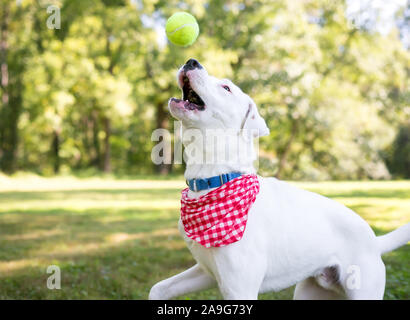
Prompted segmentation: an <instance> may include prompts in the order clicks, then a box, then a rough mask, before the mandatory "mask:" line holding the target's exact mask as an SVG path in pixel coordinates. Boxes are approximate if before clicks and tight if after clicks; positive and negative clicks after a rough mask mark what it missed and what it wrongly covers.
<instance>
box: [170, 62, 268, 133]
mask: <svg viewBox="0 0 410 320" xmlns="http://www.w3.org/2000/svg"><path fill="white" fill-rule="evenodd" d="M177 77H178V85H179V87H180V88H181V90H182V99H177V98H171V99H170V100H169V104H168V105H169V109H170V111H171V114H172V115H173V116H174V117H175V118H176V119H178V120H180V121H182V124H183V125H184V126H185V127H186V128H197V129H237V130H238V132H239V131H241V130H242V129H245V130H246V129H248V130H252V132H253V133H254V137H258V136H265V135H268V134H269V129H268V127H267V126H266V123H265V120H264V119H263V118H262V117H261V116H260V115H259V112H258V110H257V107H256V105H255V103H254V102H253V100H252V99H251V98H250V97H249V96H248V95H247V94H245V93H243V92H242V90H241V89H240V88H239V87H237V86H236V85H235V84H233V83H232V82H231V81H229V80H227V79H217V78H215V77H213V76H210V75H209V74H208V72H207V71H206V70H205V68H204V67H203V66H201V64H199V62H198V61H196V60H195V59H190V60H188V61H187V62H186V64H185V65H183V66H182V67H181V68H180V69H179V71H178V75H177Z"/></svg>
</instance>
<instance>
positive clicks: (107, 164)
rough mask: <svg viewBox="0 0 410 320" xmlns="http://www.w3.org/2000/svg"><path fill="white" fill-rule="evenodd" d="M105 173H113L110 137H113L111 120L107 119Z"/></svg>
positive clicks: (105, 129) (105, 120) (105, 128)
mask: <svg viewBox="0 0 410 320" xmlns="http://www.w3.org/2000/svg"><path fill="white" fill-rule="evenodd" d="M104 131H105V138H104V167H103V170H104V172H111V145H110V136H111V120H110V119H108V118H107V117H104Z"/></svg>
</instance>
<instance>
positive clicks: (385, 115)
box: [0, 0, 410, 180]
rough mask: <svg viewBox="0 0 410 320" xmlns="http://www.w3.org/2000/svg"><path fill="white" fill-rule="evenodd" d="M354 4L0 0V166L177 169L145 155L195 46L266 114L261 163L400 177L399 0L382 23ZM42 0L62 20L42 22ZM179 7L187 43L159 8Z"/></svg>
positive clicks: (345, 175) (406, 143)
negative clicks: (193, 21)
mask: <svg viewBox="0 0 410 320" xmlns="http://www.w3.org/2000/svg"><path fill="white" fill-rule="evenodd" d="M359 2H361V1H359ZM363 3H364V4H365V6H364V7H361V8H359V9H360V10H356V11H355V8H354V5H353V4H352V1H328V0H316V1H308V0H306V1H285V0H277V1H266V0H259V1H219V0H208V1H206V0H195V1H194V0H192V1H191V0H189V1H176V0H167V1H164V0H146V1H145V0H95V1H94V0H65V1H64V0H61V1H42V0H39V1H34V0H32V1H30V0H19V1H16V0H2V2H1V4H0V65H1V69H0V71H1V82H0V83H1V85H0V94H1V105H0V168H1V170H2V171H3V172H5V173H12V172H15V171H16V170H30V171H34V172H36V173H40V174H45V175H50V174H54V173H59V172H63V173H64V172H71V171H77V170H88V169H90V168H91V169H93V170H95V171H104V172H111V171H112V172H115V173H132V174H134V173H136V174H146V173H153V172H159V173H162V174H166V173H169V172H170V171H174V172H182V166H175V167H172V166H164V165H163V166H158V167H156V166H154V165H153V164H152V162H151V157H150V153H151V149H152V147H153V145H154V144H156V143H157V142H152V141H151V132H152V130H153V129H155V128H167V129H169V130H171V132H172V129H173V119H172V118H171V117H170V115H169V113H168V110H167V101H168V99H169V98H170V97H172V96H179V95H180V92H179V89H178V88H177V85H176V81H175V74H176V71H177V69H178V67H179V66H180V65H182V64H183V63H184V62H185V61H186V60H188V58H190V57H195V58H197V59H198V60H199V61H200V62H201V63H202V64H204V65H205V66H206V68H207V69H208V71H209V72H210V73H211V74H213V75H215V76H217V77H228V78H231V79H232V80H233V81H234V82H236V83H237V84H238V85H239V86H240V87H241V88H242V89H243V90H244V91H245V92H247V93H249V94H250V95H251V96H252V97H253V98H254V100H255V101H256V103H257V104H258V105H259V108H260V110H261V114H262V115H263V116H264V117H265V119H267V121H268V125H269V127H270V129H271V132H272V133H271V135H270V136H269V137H266V138H263V139H262V140H261V142H260V147H261V151H260V156H261V157H260V162H259V167H260V172H261V173H263V174H270V175H276V176H278V177H280V178H286V179H313V180H314V179H367V178H371V179H384V178H390V177H400V178H410V171H409V170H410V169H409V168H410V163H409V159H410V133H409V132H410V127H409V126H410V124H409V119H410V107H409V106H410V90H409V88H410V80H409V79H410V77H409V75H410V52H409V49H408V44H409V22H408V21H409V20H408V19H409V15H410V3H409V2H407V3H405V2H403V1H402V2H400V1H399V2H398V3H396V4H395V6H396V7H394V8H393V7H391V6H390V5H389V7H386V8H385V9H386V10H385V11H387V9H389V10H393V9H394V14H393V15H392V17H391V21H390V25H388V24H387V25H386V24H381V23H380V21H379V20H380V19H378V17H380V14H381V13H380V12H382V13H383V12H384V11H383V10H376V9H377V8H376V9H375V8H373V7H372V6H371V4H370V3H371V2H370V1H364V2H363ZM51 4H52V5H55V6H57V7H59V8H60V9H61V11H60V14H61V28H60V29H48V28H47V24H46V21H47V19H48V18H49V16H50V13H47V7H48V6H49V5H51ZM400 4H401V5H400ZM386 6H388V4H386ZM392 8H393V9H392ZM379 9H380V8H379ZM382 9H383V8H382ZM180 10H184V11H189V12H191V13H192V14H193V15H195V16H196V17H197V19H198V22H199V25H200V29H201V32H200V36H199V38H198V40H197V42H196V43H195V44H194V45H193V46H192V47H190V48H178V47H175V46H173V45H171V44H169V43H167V41H166V39H165V34H164V30H163V29H164V25H165V21H166V18H167V17H168V16H170V15H171V14H172V13H174V12H175V11H180Z"/></svg>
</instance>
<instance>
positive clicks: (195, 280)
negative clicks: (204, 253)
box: [148, 264, 216, 300]
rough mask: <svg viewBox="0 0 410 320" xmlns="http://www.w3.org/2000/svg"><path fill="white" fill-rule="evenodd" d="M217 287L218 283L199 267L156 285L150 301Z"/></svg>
mask: <svg viewBox="0 0 410 320" xmlns="http://www.w3.org/2000/svg"><path fill="white" fill-rule="evenodd" d="M215 286H216V281H215V279H214V278H212V277H211V276H209V275H207V274H206V273H205V272H204V271H203V270H202V269H201V268H200V267H199V265H197V264H196V265H195V266H193V267H192V268H189V269H188V270H186V271H184V272H181V273H179V274H177V275H175V276H173V277H171V278H168V279H165V280H162V281H160V282H158V283H157V284H155V285H154V286H153V287H152V288H151V291H150V293H149V297H148V298H149V299H150V300H165V299H171V298H174V297H178V296H181V295H183V294H187V293H191V292H196V291H201V290H205V289H209V288H213V287H215Z"/></svg>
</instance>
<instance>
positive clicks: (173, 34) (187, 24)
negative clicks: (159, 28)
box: [165, 12, 199, 47]
mask: <svg viewBox="0 0 410 320" xmlns="http://www.w3.org/2000/svg"><path fill="white" fill-rule="evenodd" d="M165 31H166V33H167V37H168V39H169V41H171V42H172V43H173V44H175V45H177V46H182V47H187V46H190V45H191V44H193V43H194V42H195V40H196V38H197V37H198V34H199V26H198V23H197V22H196V19H195V17H194V16H193V15H191V14H189V13H187V12H176V13H174V14H173V15H172V16H171V17H170V18H169V19H168V20H167V24H166V25H165Z"/></svg>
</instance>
